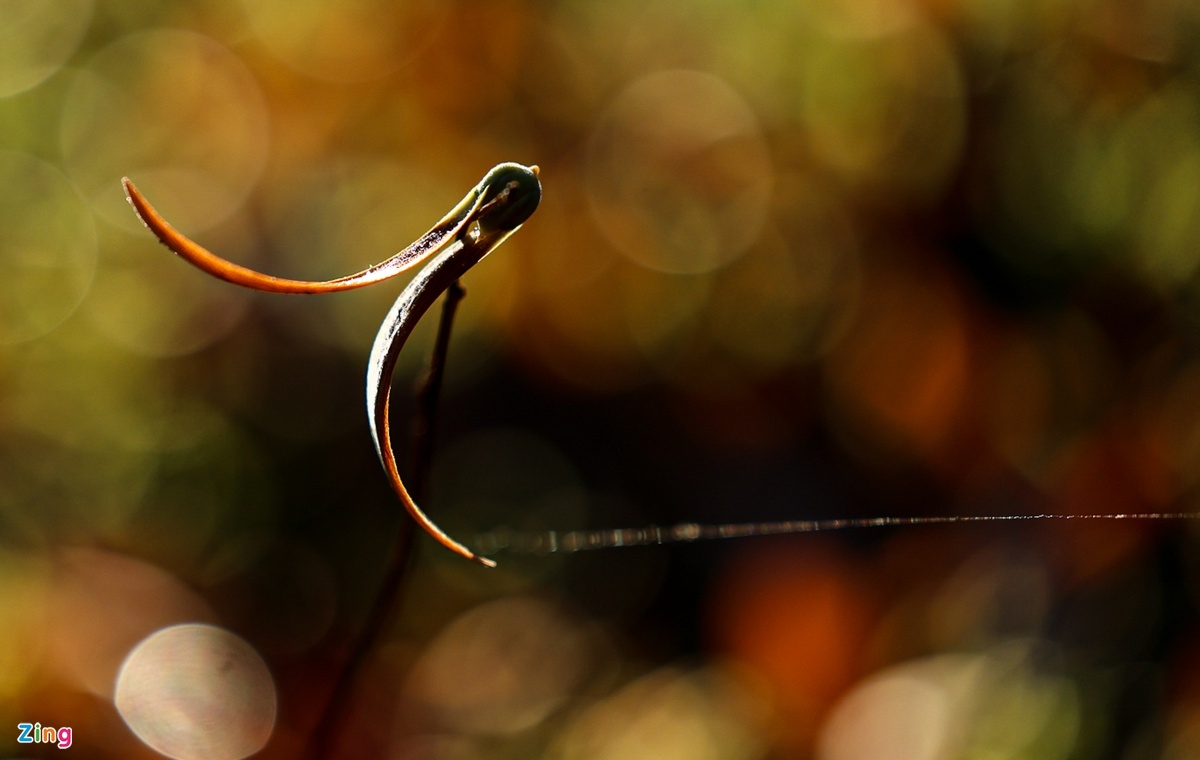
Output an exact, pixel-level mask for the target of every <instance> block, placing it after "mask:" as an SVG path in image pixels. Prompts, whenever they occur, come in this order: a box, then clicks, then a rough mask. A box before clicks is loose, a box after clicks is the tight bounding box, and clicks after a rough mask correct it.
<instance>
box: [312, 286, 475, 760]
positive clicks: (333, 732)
mask: <svg viewBox="0 0 1200 760" xmlns="http://www.w3.org/2000/svg"><path fill="white" fill-rule="evenodd" d="M466 294H467V291H466V290H464V289H463V287H462V285H460V284H459V283H458V282H457V281H456V282H455V283H454V284H453V285H451V286H450V288H449V289H447V290H446V297H445V299H444V300H443V301H442V315H441V321H440V322H439V323H438V331H437V337H436V339H435V340H434V345H433V355H432V356H431V357H430V360H429V370H428V371H427V372H426V374H425V377H424V378H423V379H422V381H421V384H420V388H419V389H418V391H417V406H416V417H415V419H414V421H413V446H412V462H413V466H412V473H413V474H412V477H411V479H410V480H409V483H410V484H411V488H410V490H411V493H412V495H413V497H414V499H416V500H418V501H420V500H423V499H424V496H425V489H426V487H427V486H428V483H429V470H430V463H431V462H432V461H433V434H434V429H435V421H436V418H437V408H438V401H439V399H440V398H441V392H442V378H443V377H444V376H445V372H446V354H447V351H448V349H449V347H450V333H451V332H452V331H453V327H454V315H455V312H456V311H457V310H458V304H459V302H460V301H462V299H463V297H464V296H466ZM415 534H416V530H415V525H414V524H413V521H412V520H409V519H403V518H402V519H401V520H400V525H399V527H398V528H397V531H396V540H395V541H394V542H393V543H392V550H391V553H390V556H389V557H388V563H387V570H386V571H385V572H384V576H383V581H382V582H381V583H380V585H379V592H378V593H377V594H376V596H375V601H374V603H373V604H372V605H371V610H370V612H369V613H368V615H367V620H366V622H365V623H364V624H363V628H362V631H361V632H360V633H359V636H358V639H357V640H356V641H355V642H354V644H353V646H352V647H351V649H350V652H349V653H348V654H347V656H346V661H345V663H344V664H343V665H342V671H341V673H339V674H338V677H337V680H336V681H335V682H334V685H333V689H332V690H331V691H330V695H329V701H328V702H327V703H326V705H325V711H324V713H323V714H322V715H321V719H320V721H319V722H318V723H317V727H316V729H315V730H314V731H313V738H312V742H311V743H310V744H309V757H312V758H314V760H331V758H333V756H334V755H333V753H334V752H335V751H336V750H337V742H338V739H339V738H340V737H341V734H342V733H343V727H344V725H345V723H346V721H347V719H348V718H349V715H350V707H351V704H352V701H353V696H354V686H355V681H356V679H357V676H358V671H359V670H360V669H361V668H362V666H363V664H364V663H365V662H366V660H367V658H368V657H369V656H370V655H371V652H372V651H374V649H375V645H376V644H377V643H378V642H379V639H380V637H381V636H382V635H383V633H384V631H386V630H387V624H388V623H389V622H390V620H391V617H392V615H393V614H394V612H395V611H396V610H397V609H398V608H399V606H400V602H401V591H402V589H403V582H404V577H405V575H406V574H407V571H408V567H409V564H410V558H411V557H412V544H413V536H414V535H415Z"/></svg>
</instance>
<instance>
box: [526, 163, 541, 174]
mask: <svg viewBox="0 0 1200 760" xmlns="http://www.w3.org/2000/svg"><path fill="white" fill-rule="evenodd" d="M529 171H531V172H533V176H535V177H540V176H541V175H542V170H541V169H539V168H538V165H537V164H534V165H533V166H531V167H529Z"/></svg>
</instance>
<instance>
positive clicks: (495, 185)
mask: <svg viewBox="0 0 1200 760" xmlns="http://www.w3.org/2000/svg"><path fill="white" fill-rule="evenodd" d="M122 184H124V186H125V192H126V195H127V197H128V199H129V203H130V204H131V205H132V206H133V209H134V211H135V212H137V215H138V217H139V218H140V219H141V220H142V222H143V223H144V224H145V225H146V226H147V227H148V228H149V229H150V231H151V232H153V233H154V234H155V236H156V237H158V239H159V240H160V241H161V242H162V244H163V245H165V246H166V247H167V248H169V249H170V250H171V251H173V252H174V253H176V254H177V255H178V256H179V257H180V258H183V259H184V260H186V261H188V262H189V263H191V264H193V265H195V266H196V267H199V268H200V269H202V270H204V271H205V272H207V273H208V274H210V275H212V276H213V277H217V278H219V279H222V280H226V281H228V282H232V283H234V284H235V285H241V286H243V287H247V288H251V289H253V290H261V291H265V292H269V293H293V294H295V293H333V292H337V291H341V290H351V289H354V288H361V287H364V286H366V285H371V284H374V283H377V282H382V281H383V280H386V279H388V278H391V277H394V276H396V275H397V274H399V273H401V272H403V271H405V270H406V269H410V268H411V267H413V266H415V265H417V264H418V263H420V262H422V261H425V260H426V259H430V261H429V263H428V264H426V265H425V266H424V267H423V268H422V269H421V270H420V272H418V273H417V275H416V276H415V277H414V278H413V279H412V281H411V282H409V284H408V285H407V286H406V287H405V288H404V290H403V291H402V292H401V293H400V295H399V297H397V298H396V301H395V303H394V304H393V305H392V308H391V310H390V311H389V312H388V314H387V317H385V318H384V320H383V324H382V325H380V328H379V333H378V334H377V335H376V336H375V343H374V344H373V345H372V347H371V358H370V361H369V363H368V365H367V417H368V420H369V422H370V427H371V438H372V439H373V440H374V442H375V451H376V452H377V453H378V454H379V460H380V462H381V463H382V464H383V469H384V472H385V473H386V474H387V477H388V480H389V481H390V482H391V484H392V489H393V490H394V491H395V492H396V495H397V496H399V497H400V501H401V502H402V503H403V504H404V507H405V509H407V510H408V513H409V514H410V515H411V516H412V518H413V519H414V520H416V522H417V524H419V525H420V526H421V527H422V528H423V529H424V530H425V531H426V532H427V533H429V535H431V536H433V537H434V538H435V539H436V540H437V541H438V542H439V543H441V544H442V545H443V546H445V547H446V548H447V549H450V550H451V551H453V552H455V553H457V554H459V555H461V556H463V557H466V558H467V559H470V560H474V561H475V562H478V563H479V564H481V565H486V566H488V567H495V565H496V563H495V562H493V561H492V560H490V559H487V558H485V557H481V556H479V555H477V554H475V553H474V552H472V551H471V550H470V549H468V548H467V547H465V546H463V545H462V544H461V543H459V542H457V541H455V540H454V539H453V538H451V537H450V536H448V535H446V533H445V532H444V531H442V530H441V529H440V528H439V527H438V526H437V525H436V524H435V523H434V522H433V521H432V520H430V519H429V517H428V516H426V515H425V513H424V512H423V511H422V510H421V508H420V507H418V506H417V504H416V502H415V501H413V498H412V496H410V495H409V493H408V489H407V488H406V487H405V485H404V481H403V480H402V479H401V477H400V471H399V468H398V467H397V465H396V455H395V452H394V451H393V449H392V441H391V434H390V430H389V427H388V406H389V401H390V398H391V384H392V375H393V374H394V373H395V369H396V360H397V359H398V358H399V356H400V350H401V349H402V348H403V347H404V342H405V341H406V340H408V336H409V335H411V334H412V331H413V328H414V327H415V326H416V324H417V322H418V321H420V319H421V317H422V316H423V315H424V314H425V312H426V311H428V310H429V307H430V306H432V305H433V303H434V301H436V300H437V298H438V296H440V295H441V294H442V293H443V292H445V290H446V289H447V288H449V287H450V286H451V285H453V284H454V283H455V282H457V281H458V278H459V277H461V276H462V275H463V274H465V273H466V272H467V270H469V269H470V268H471V267H473V266H475V265H476V264H477V263H479V261H480V260H482V259H483V257H484V256H487V255H488V254H489V253H491V252H492V251H493V250H495V249H496V248H497V247H498V246H499V245H500V244H501V243H503V242H504V241H505V240H507V239H508V236H509V235H511V234H512V233H514V232H516V231H517V230H518V229H520V227H521V225H522V224H523V223H524V222H525V220H526V219H528V218H529V217H530V215H531V214H533V212H534V211H535V210H537V207H538V203H539V202H540V201H541V197H542V186H541V183H540V182H539V181H538V168H537V167H536V166H529V167H527V166H522V165H521V164H514V163H504V164H500V165H498V166H496V167H494V168H493V169H492V170H491V171H489V172H488V173H487V175H485V176H484V178H483V179H482V180H481V181H480V182H479V184H478V185H476V186H475V187H474V188H473V189H472V190H471V192H469V193H467V195H466V197H464V198H463V199H462V200H461V201H459V203H458V205H456V206H455V207H454V208H453V209H451V211H450V213H448V214H446V216H445V217H443V218H442V220H441V221H439V222H438V223H437V224H435V225H434V226H433V227H432V228H431V229H430V230H429V231H428V232H426V233H425V234H424V235H422V236H421V237H420V238H418V239H417V240H416V242H414V243H413V244H412V245H410V246H408V247H407V248H405V249H404V250H402V251H400V252H399V253H397V254H396V255H395V256H392V257H391V258H389V259H387V260H385V261H382V262H380V263H378V264H375V265H373V266H370V267H368V268H366V269H364V270H363V271H361V272H358V273H356V274H352V275H347V276H345V277H339V278H337V279H333V280H325V281H321V282H315V281H308V280H291V279H286V278H282V277H274V276H272V275H268V274H263V273H261V272H257V271H255V270H253V269H249V268H247V267H244V266H241V265H239V264H235V263H233V262H231V261H227V260H226V259H223V258H221V257H220V256H217V255H216V254H214V253H212V252H211V251H209V250H208V249H206V248H204V247H203V246H201V245H199V244H198V243H196V242H194V241H192V240H189V239H188V238H187V237H185V236H183V235H182V234H180V233H179V232H178V231H177V230H175V228H173V227H172V226H171V225H170V224H168V223H167V221H166V220H165V219H163V218H162V216H161V215H160V214H159V213H158V212H157V211H155V210H154V207H153V206H151V205H150V203H149V201H147V200H146V198H145V196H143V195H142V194H141V193H140V192H139V191H138V189H137V188H136V187H134V184H133V183H132V182H130V181H129V179H128V178H126V179H123V180H122Z"/></svg>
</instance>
